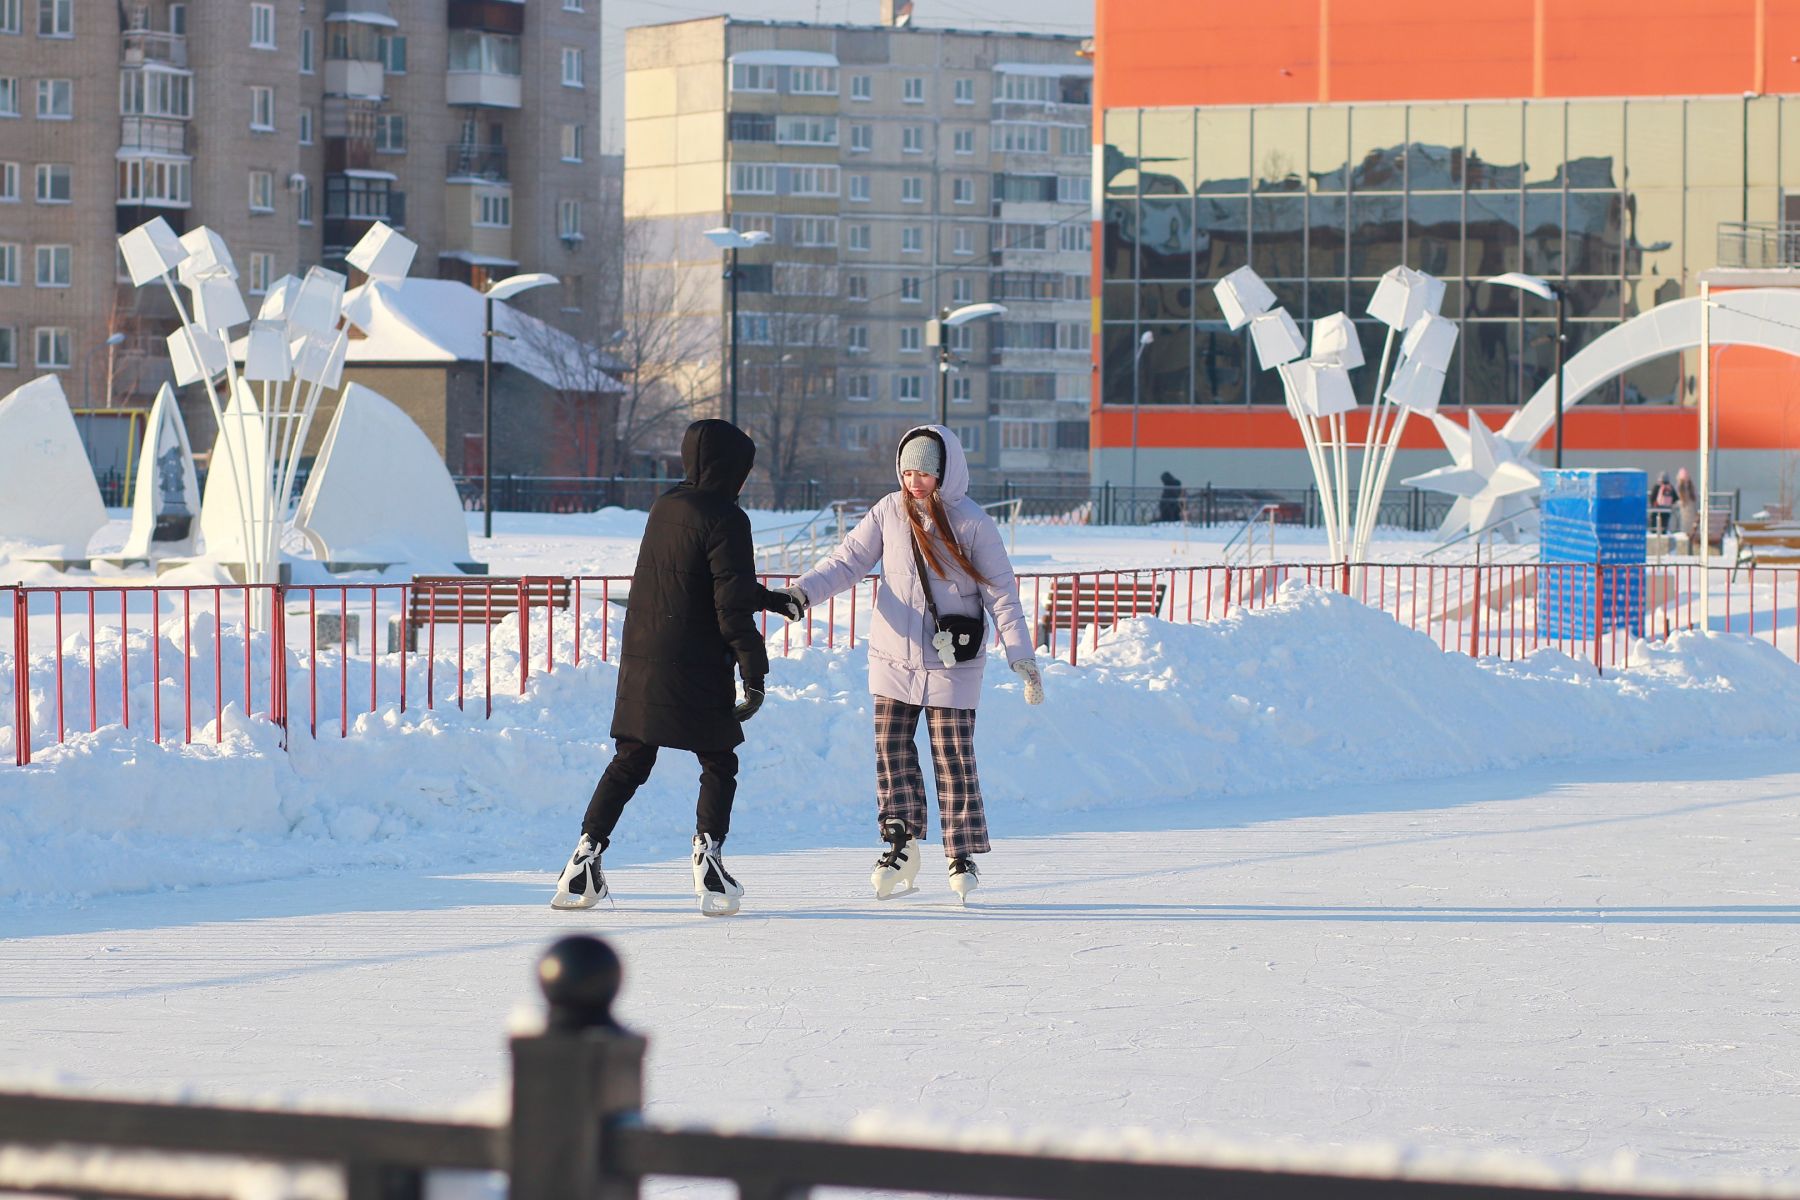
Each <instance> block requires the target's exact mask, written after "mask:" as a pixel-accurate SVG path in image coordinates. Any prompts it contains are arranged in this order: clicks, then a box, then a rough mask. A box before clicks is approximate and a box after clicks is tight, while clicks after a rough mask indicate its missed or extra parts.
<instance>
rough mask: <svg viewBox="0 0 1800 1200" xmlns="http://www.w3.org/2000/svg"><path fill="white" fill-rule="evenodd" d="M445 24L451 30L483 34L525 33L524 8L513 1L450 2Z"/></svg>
mask: <svg viewBox="0 0 1800 1200" xmlns="http://www.w3.org/2000/svg"><path fill="white" fill-rule="evenodd" d="M445 15H446V18H447V20H446V24H448V25H449V27H450V28H451V29H479V30H481V31H483V32H484V33H511V34H520V33H524V32H525V6H524V4H522V3H518V2H517V0H514V2H513V3H507V0H450V7H449V9H448V11H447V12H446V14H445Z"/></svg>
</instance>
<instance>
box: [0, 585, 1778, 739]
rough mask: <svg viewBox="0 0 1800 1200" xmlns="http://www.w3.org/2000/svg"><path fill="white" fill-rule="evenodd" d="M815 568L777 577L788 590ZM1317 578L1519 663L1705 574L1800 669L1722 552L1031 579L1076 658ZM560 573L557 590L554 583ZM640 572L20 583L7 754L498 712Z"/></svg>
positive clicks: (1680, 601)
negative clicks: (1117, 632)
mask: <svg viewBox="0 0 1800 1200" xmlns="http://www.w3.org/2000/svg"><path fill="white" fill-rule="evenodd" d="M794 578H795V576H794V575H792V574H770V575H765V576H763V577H762V579H763V582H764V583H765V584H766V585H767V586H770V587H779V586H783V585H785V584H787V583H789V582H791V581H792V580H793V579H794ZM1295 581H1299V582H1304V583H1307V584H1310V585H1312V586H1314V587H1318V588H1325V589H1328V590H1331V591H1336V592H1342V593H1344V594H1347V595H1349V596H1351V597H1353V598H1355V599H1356V600H1358V601H1360V602H1361V603H1363V604H1365V605H1367V606H1368V607H1370V608H1377V609H1380V610H1381V611H1383V612H1385V613H1388V614H1389V615H1391V616H1392V617H1393V618H1394V620H1395V621H1397V622H1398V623H1399V624H1401V625H1403V626H1405V627H1406V628H1408V629H1410V630H1413V631H1415V632H1417V633H1420V634H1423V635H1425V636H1426V637H1428V638H1430V639H1431V641H1432V642H1433V643H1434V644H1436V645H1437V647H1438V648H1439V649H1440V650H1442V651H1444V652H1446V653H1460V654H1468V655H1473V656H1475V657H1481V658H1496V659H1503V660H1516V659H1522V658H1528V657H1530V656H1531V655H1533V654H1535V653H1537V652H1539V651H1540V650H1543V649H1546V648H1548V649H1554V650H1556V651H1558V652H1560V653H1562V654H1564V655H1566V656H1567V657H1569V658H1570V659H1573V660H1576V661H1578V662H1584V663H1590V664H1591V665H1592V667H1593V669H1594V670H1595V671H1599V672H1604V671H1610V670H1624V669H1629V668H1630V667H1631V666H1632V662H1633V655H1634V653H1637V654H1639V655H1640V657H1641V651H1637V650H1635V649H1634V648H1635V647H1636V646H1637V645H1638V644H1639V643H1640V642H1641V641H1643V640H1649V641H1656V640H1659V639H1666V638H1668V637H1669V636H1670V635H1671V634H1673V633H1675V632H1678V631H1681V630H1687V629H1693V628H1696V627H1697V625H1698V623H1699V597H1700V591H1701V588H1702V587H1705V588H1708V589H1710V599H1711V604H1712V618H1711V620H1712V628H1713V629H1714V630H1715V631H1722V632H1729V633H1742V634H1745V635H1747V636H1749V637H1752V638H1756V639H1757V640H1760V641H1764V642H1768V643H1770V644H1771V645H1773V646H1774V647H1775V648H1776V649H1777V650H1779V651H1781V652H1782V653H1783V654H1784V655H1788V656H1791V657H1792V658H1793V659H1794V660H1795V661H1796V662H1800V622H1797V621H1796V614H1797V613H1800V566H1788V567H1755V566H1752V567H1748V568H1739V569H1737V570H1735V572H1734V570H1733V568H1732V567H1731V566H1730V565H1729V564H1721V565H1719V566H1716V567H1711V568H1709V569H1708V570H1707V572H1706V573H1705V574H1704V575H1703V574H1702V572H1701V568H1700V567H1699V565H1698V564H1695V563H1677V564H1660V563H1658V564H1648V565H1633V566H1609V565H1600V564H1593V563H1549V564H1538V563H1494V562H1485V563H1474V564H1454V565H1453V564H1429V563H1399V564H1395V563H1367V564H1341V563H1306V564H1302V563H1271V564H1268V565H1260V566H1259V565H1243V566H1226V565H1223V564H1219V565H1212V566H1195V567H1177V568H1154V569H1150V568H1146V569H1142V570H1118V571H1081V572H1056V573H1042V574H1036V573H1034V574H1025V575H1021V576H1019V592H1020V600H1021V604H1022V607H1023V609H1024V613H1023V615H1024V617H1025V619H1026V621H1027V623H1028V627H1029V628H1030V629H1031V631H1032V637H1033V641H1034V643H1035V644H1036V646H1037V648H1038V652H1039V653H1040V654H1041V655H1043V656H1047V657H1050V658H1061V659H1064V660H1065V661H1067V662H1068V663H1069V664H1070V665H1071V666H1075V665H1079V663H1080V661H1081V656H1082V653H1083V652H1084V651H1086V652H1087V653H1090V654H1091V653H1092V652H1093V651H1095V650H1097V649H1099V647H1100V644H1101V638H1102V635H1103V634H1104V633H1106V632H1107V631H1109V630H1111V629H1112V628H1113V627H1114V626H1116V625H1117V624H1118V623H1119V622H1121V621H1124V620H1128V619H1130V618H1132V617H1156V618H1158V619H1161V620H1165V621H1169V622H1173V623H1176V624H1194V623H1198V622H1206V621H1217V620H1225V619H1228V618H1230V617H1231V616H1233V615H1234V614H1236V613H1240V612H1243V611H1246V610H1257V609H1262V608H1266V607H1268V606H1269V605H1271V604H1273V603H1274V602H1275V601H1276V600H1277V599H1278V597H1279V596H1280V593H1281V589H1282V588H1283V586H1285V585H1287V584H1289V583H1291V582H1295ZM546 582H550V583H552V584H554V585H555V589H556V590H555V593H554V594H555V595H556V596H557V597H558V600H557V601H555V602H554V603H545V602H543V601H541V600H537V599H534V598H533V596H534V595H535V594H536V589H538V588H539V587H540V585H543V584H545V583H546ZM629 586H630V580H629V578H627V577H624V576H577V577H572V578H568V579H566V580H565V579H562V578H561V577H543V576H540V577H533V578H531V579H519V578H512V579H498V578H482V577H470V578H469V579H468V580H467V581H466V582H456V583H433V584H430V585H419V586H415V585H413V584H402V583H394V584H358V585H339V586H329V587H324V586H321V587H301V586H285V585H274V586H261V587H246V586H242V585H236V586H232V585H205V586H196V587H100V588H33V587H8V588H0V634H4V635H5V636H4V637H0V647H10V653H8V652H5V651H0V694H3V695H4V697H5V704H6V707H7V710H9V711H10V714H11V716H10V720H8V721H6V722H4V723H0V762H3V761H5V760H6V758H8V757H10V758H11V759H12V760H13V761H14V762H15V763H17V764H19V765H24V764H26V763H29V762H30V761H31V759H32V755H33V753H34V751H35V750H36V749H37V748H40V747H45V746H50V745H56V744H59V743H63V742H66V741H68V740H70V739H71V738H73V737H76V736H79V735H81V734H83V733H93V732H96V731H98V730H100V729H103V728H113V727H124V728H127V729H133V730H138V731H140V732H141V731H143V730H145V729H146V728H147V729H148V731H149V735H150V739H151V741H153V742H155V743H158V744H161V743H164V742H168V743H179V744H190V743H194V742H214V743H219V742H222V741H223V740H224V737H225V729H226V726H227V725H228V724H229V723H231V722H232V721H238V720H254V721H262V722H266V723H268V724H270V725H273V726H275V727H277V728H279V729H280V730H281V732H282V744H283V745H284V746H285V745H287V744H288V743H289V742H290V741H291V739H292V738H294V737H297V736H301V735H305V736H306V737H308V738H314V739H316V738H322V737H338V738H346V737H348V736H350V729H351V727H352V726H353V725H354V724H356V722H357V720H358V719H359V718H361V717H362V716H363V715H364V714H365V713H377V712H380V711H383V710H384V709H387V708H392V709H393V710H395V711H397V712H398V713H399V714H402V715H404V714H405V713H407V712H408V711H412V710H417V709H421V708H422V709H427V710H440V709H451V708H454V709H456V710H458V711H459V712H463V713H465V714H467V715H468V716H469V717H470V718H471V719H474V718H480V719H486V718H489V717H491V716H492V715H493V713H494V711H495V709H496V708H497V707H498V706H500V705H503V704H506V703H508V702H509V698H516V697H520V696H523V695H525V693H526V692H527V690H528V689H529V686H530V681H531V677H532V675H533V674H536V673H545V674H548V673H553V672H555V671H557V670H566V669H570V668H574V669H580V668H581V667H582V666H583V665H584V664H586V663H591V662H595V661H598V662H611V661H613V660H614V659H616V657H617V653H616V647H617V646H618V644H619V638H620V635H621V633H622V629H623V620H624V611H625V610H624V600H625V597H626V594H627V592H628V590H629ZM880 587H881V580H880V578H879V577H878V576H872V577H870V578H868V579H865V580H863V581H862V582H861V583H859V584H858V585H857V586H855V587H853V588H850V589H848V590H847V591H846V592H844V593H843V594H841V595H839V596H836V597H833V598H831V599H830V600H828V601H826V602H825V603H824V604H822V605H817V606H814V607H813V608H812V609H811V610H810V611H809V612H808V613H807V614H806V616H805V617H804V618H802V619H801V620H799V621H785V620H782V619H781V618H779V617H774V616H772V615H771V614H769V613H766V612H765V613H763V614H761V616H760V617H759V618H758V620H759V625H760V628H761V631H762V633H763V636H764V638H765V639H766V641H767V644H768V650H769V654H770V655H771V656H772V657H786V656H789V655H793V654H797V653H800V652H801V651H803V650H806V649H809V648H816V647H823V648H826V649H834V648H837V647H840V646H842V647H845V648H847V649H851V650H854V649H855V648H856V647H857V646H858V645H860V644H861V643H862V642H863V641H865V640H866V638H867V630H868V626H869V624H870V620H871V616H872V614H873V612H874V609H875V603H876V597H877V592H878V590H879V588H880ZM565 598H566V599H565ZM446 610H449V611H453V612H455V613H456V614H458V616H459V619H458V620H455V621H452V620H446V619H444V618H443V615H442V614H443V613H444V612H445V611H446ZM521 614H522V615H521ZM246 617H251V618H253V623H254V626H255V627H254V629H251V630H249V631H248V632H246V628H247V622H246ZM997 636H998V635H997V634H996V644H998V642H997ZM555 694H557V695H569V694H570V693H566V692H558V693H555ZM515 702H516V701H515ZM8 751H10V752H11V753H10V754H8V753H7V752H8Z"/></svg>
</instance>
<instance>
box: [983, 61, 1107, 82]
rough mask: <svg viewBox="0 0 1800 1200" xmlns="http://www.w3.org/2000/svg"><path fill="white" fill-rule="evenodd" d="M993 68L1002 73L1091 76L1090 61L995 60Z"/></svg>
mask: <svg viewBox="0 0 1800 1200" xmlns="http://www.w3.org/2000/svg"><path fill="white" fill-rule="evenodd" d="M994 70H996V71H998V72H1000V73H1001V74H1002V75H1054V76H1071V75H1073V76H1080V77H1083V78H1092V76H1093V74H1094V65H1093V64H1092V63H1041V62H997V63H995V64H994Z"/></svg>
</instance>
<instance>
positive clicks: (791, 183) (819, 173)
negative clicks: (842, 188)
mask: <svg viewBox="0 0 1800 1200" xmlns="http://www.w3.org/2000/svg"><path fill="white" fill-rule="evenodd" d="M781 173H782V174H783V176H785V179H786V186H785V187H783V188H782V189H781V190H782V191H783V192H784V193H785V194H787V195H790V196H835V195H837V194H838V169H837V168H836V167H782V168H781Z"/></svg>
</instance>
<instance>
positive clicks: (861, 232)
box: [849, 225, 869, 250]
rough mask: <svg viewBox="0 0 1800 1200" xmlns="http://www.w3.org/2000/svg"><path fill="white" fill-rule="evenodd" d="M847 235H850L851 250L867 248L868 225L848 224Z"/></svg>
mask: <svg viewBox="0 0 1800 1200" xmlns="http://www.w3.org/2000/svg"><path fill="white" fill-rule="evenodd" d="M849 237H850V249H852V250H867V249H868V248H869V226H867V225H852V226H850V234H849Z"/></svg>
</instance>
